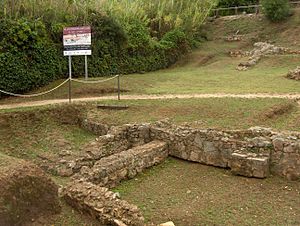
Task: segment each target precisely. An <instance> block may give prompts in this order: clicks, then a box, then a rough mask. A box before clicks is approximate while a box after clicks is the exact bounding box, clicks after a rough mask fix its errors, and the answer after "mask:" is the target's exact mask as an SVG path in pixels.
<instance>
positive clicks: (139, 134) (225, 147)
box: [63, 121, 300, 226]
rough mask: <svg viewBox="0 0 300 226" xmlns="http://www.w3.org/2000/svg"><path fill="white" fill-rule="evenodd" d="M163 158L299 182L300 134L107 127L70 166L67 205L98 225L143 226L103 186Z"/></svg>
mask: <svg viewBox="0 0 300 226" xmlns="http://www.w3.org/2000/svg"><path fill="white" fill-rule="evenodd" d="M168 155H170V156H174V157H177V158H180V159H184V160H187V161H193V162H199V163H202V164H207V165H212V166H217V167H223V168H228V169H230V170H231V171H232V173H233V174H237V175H242V176H247V177H256V178H265V177H267V176H268V175H269V174H270V173H273V174H275V175H280V176H283V177H285V178H287V179H289V180H298V179H300V134H299V133H291V132H290V133H277V132H273V131H271V130H270V129H264V128H259V127H257V128H251V129H249V130H231V131H219V130H201V129H194V128H191V127H188V126H174V125H172V124H170V123H168V122H167V121H163V122H157V123H155V124H139V125H124V126H121V127H112V128H111V129H110V130H109V131H108V133H107V134H106V135H104V136H101V137H99V138H98V139H97V140H96V141H94V142H92V143H90V144H88V145H87V146H86V147H85V154H83V156H82V157H81V158H78V159H76V161H75V162H73V163H74V164H71V165H72V170H73V172H77V173H76V174H75V175H74V176H73V179H74V180H75V181H74V182H72V183H71V184H70V185H68V186H67V187H66V188H65V189H64V192H63V194H64V195H63V196H64V198H65V199H66V200H67V202H68V203H69V204H70V205H72V206H73V207H76V208H77V209H79V210H80V211H83V212H86V213H88V214H89V215H91V216H93V217H95V218H97V219H98V220H99V221H100V223H102V224H104V225H120V226H124V225H125V226H126V225H128V226H129V225H133V226H134V225H144V224H143V217H142V215H141V213H140V211H139V210H138V209H137V207H136V206H132V205H129V204H128V203H127V202H125V201H121V200H119V199H118V198H117V197H116V196H117V195H116V194H114V193H113V192H109V191H108V189H107V188H104V187H109V188H113V187H115V186H116V185H117V184H118V183H119V182H120V181H122V180H125V179H130V178H133V177H135V176H136V175H137V174H138V173H140V172H142V171H143V170H144V169H146V168H148V167H151V166H153V165H155V164H159V163H161V162H162V161H164V160H165V159H166V158H167V157H168Z"/></svg>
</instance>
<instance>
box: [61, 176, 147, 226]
mask: <svg viewBox="0 0 300 226" xmlns="http://www.w3.org/2000/svg"><path fill="white" fill-rule="evenodd" d="M63 197H64V199H65V200H66V202H67V203H68V204H69V205H71V206H72V207H74V208H76V209H77V210H79V211H81V212H84V213H87V214H89V215H90V216H92V217H93V218H95V219H97V220H99V222H100V223H101V224H102V225H112V226H113V225H116V226H124V225H125V226H126V225H130V226H143V225H144V218H143V216H142V213H141V211H140V210H139V209H138V208H137V207H136V206H135V205H131V204H129V203H128V202H126V201H124V200H120V199H119V198H118V197H117V195H116V194H115V193H113V192H111V191H109V190H108V188H104V187H100V186H97V185H95V184H92V183H88V182H82V181H74V182H72V183H70V184H69V185H68V186H66V187H65V188H64V191H63Z"/></svg>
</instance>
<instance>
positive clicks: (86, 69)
mask: <svg viewBox="0 0 300 226" xmlns="http://www.w3.org/2000/svg"><path fill="white" fill-rule="evenodd" d="M84 63H85V80H88V77H89V75H88V59H87V55H85V56H84Z"/></svg>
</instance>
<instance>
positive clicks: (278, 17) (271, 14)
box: [262, 0, 291, 22]
mask: <svg viewBox="0 0 300 226" xmlns="http://www.w3.org/2000/svg"><path fill="white" fill-rule="evenodd" d="M262 6H263V11H264V13H265V15H266V17H267V18H268V19H269V20H271V21H273V22H279V21H282V20H284V19H286V18H287V17H288V16H289V15H290V11H291V9H290V4H289V1H288V0H263V1H262Z"/></svg>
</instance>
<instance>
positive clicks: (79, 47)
mask: <svg viewBox="0 0 300 226" xmlns="http://www.w3.org/2000/svg"><path fill="white" fill-rule="evenodd" d="M63 42H64V56H69V102H70V103H71V101H72V96H71V95H72V58H71V56H85V79H88V62H87V56H88V55H92V50H91V45H92V29H91V27H90V26H84V27H66V28H64V35H63Z"/></svg>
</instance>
